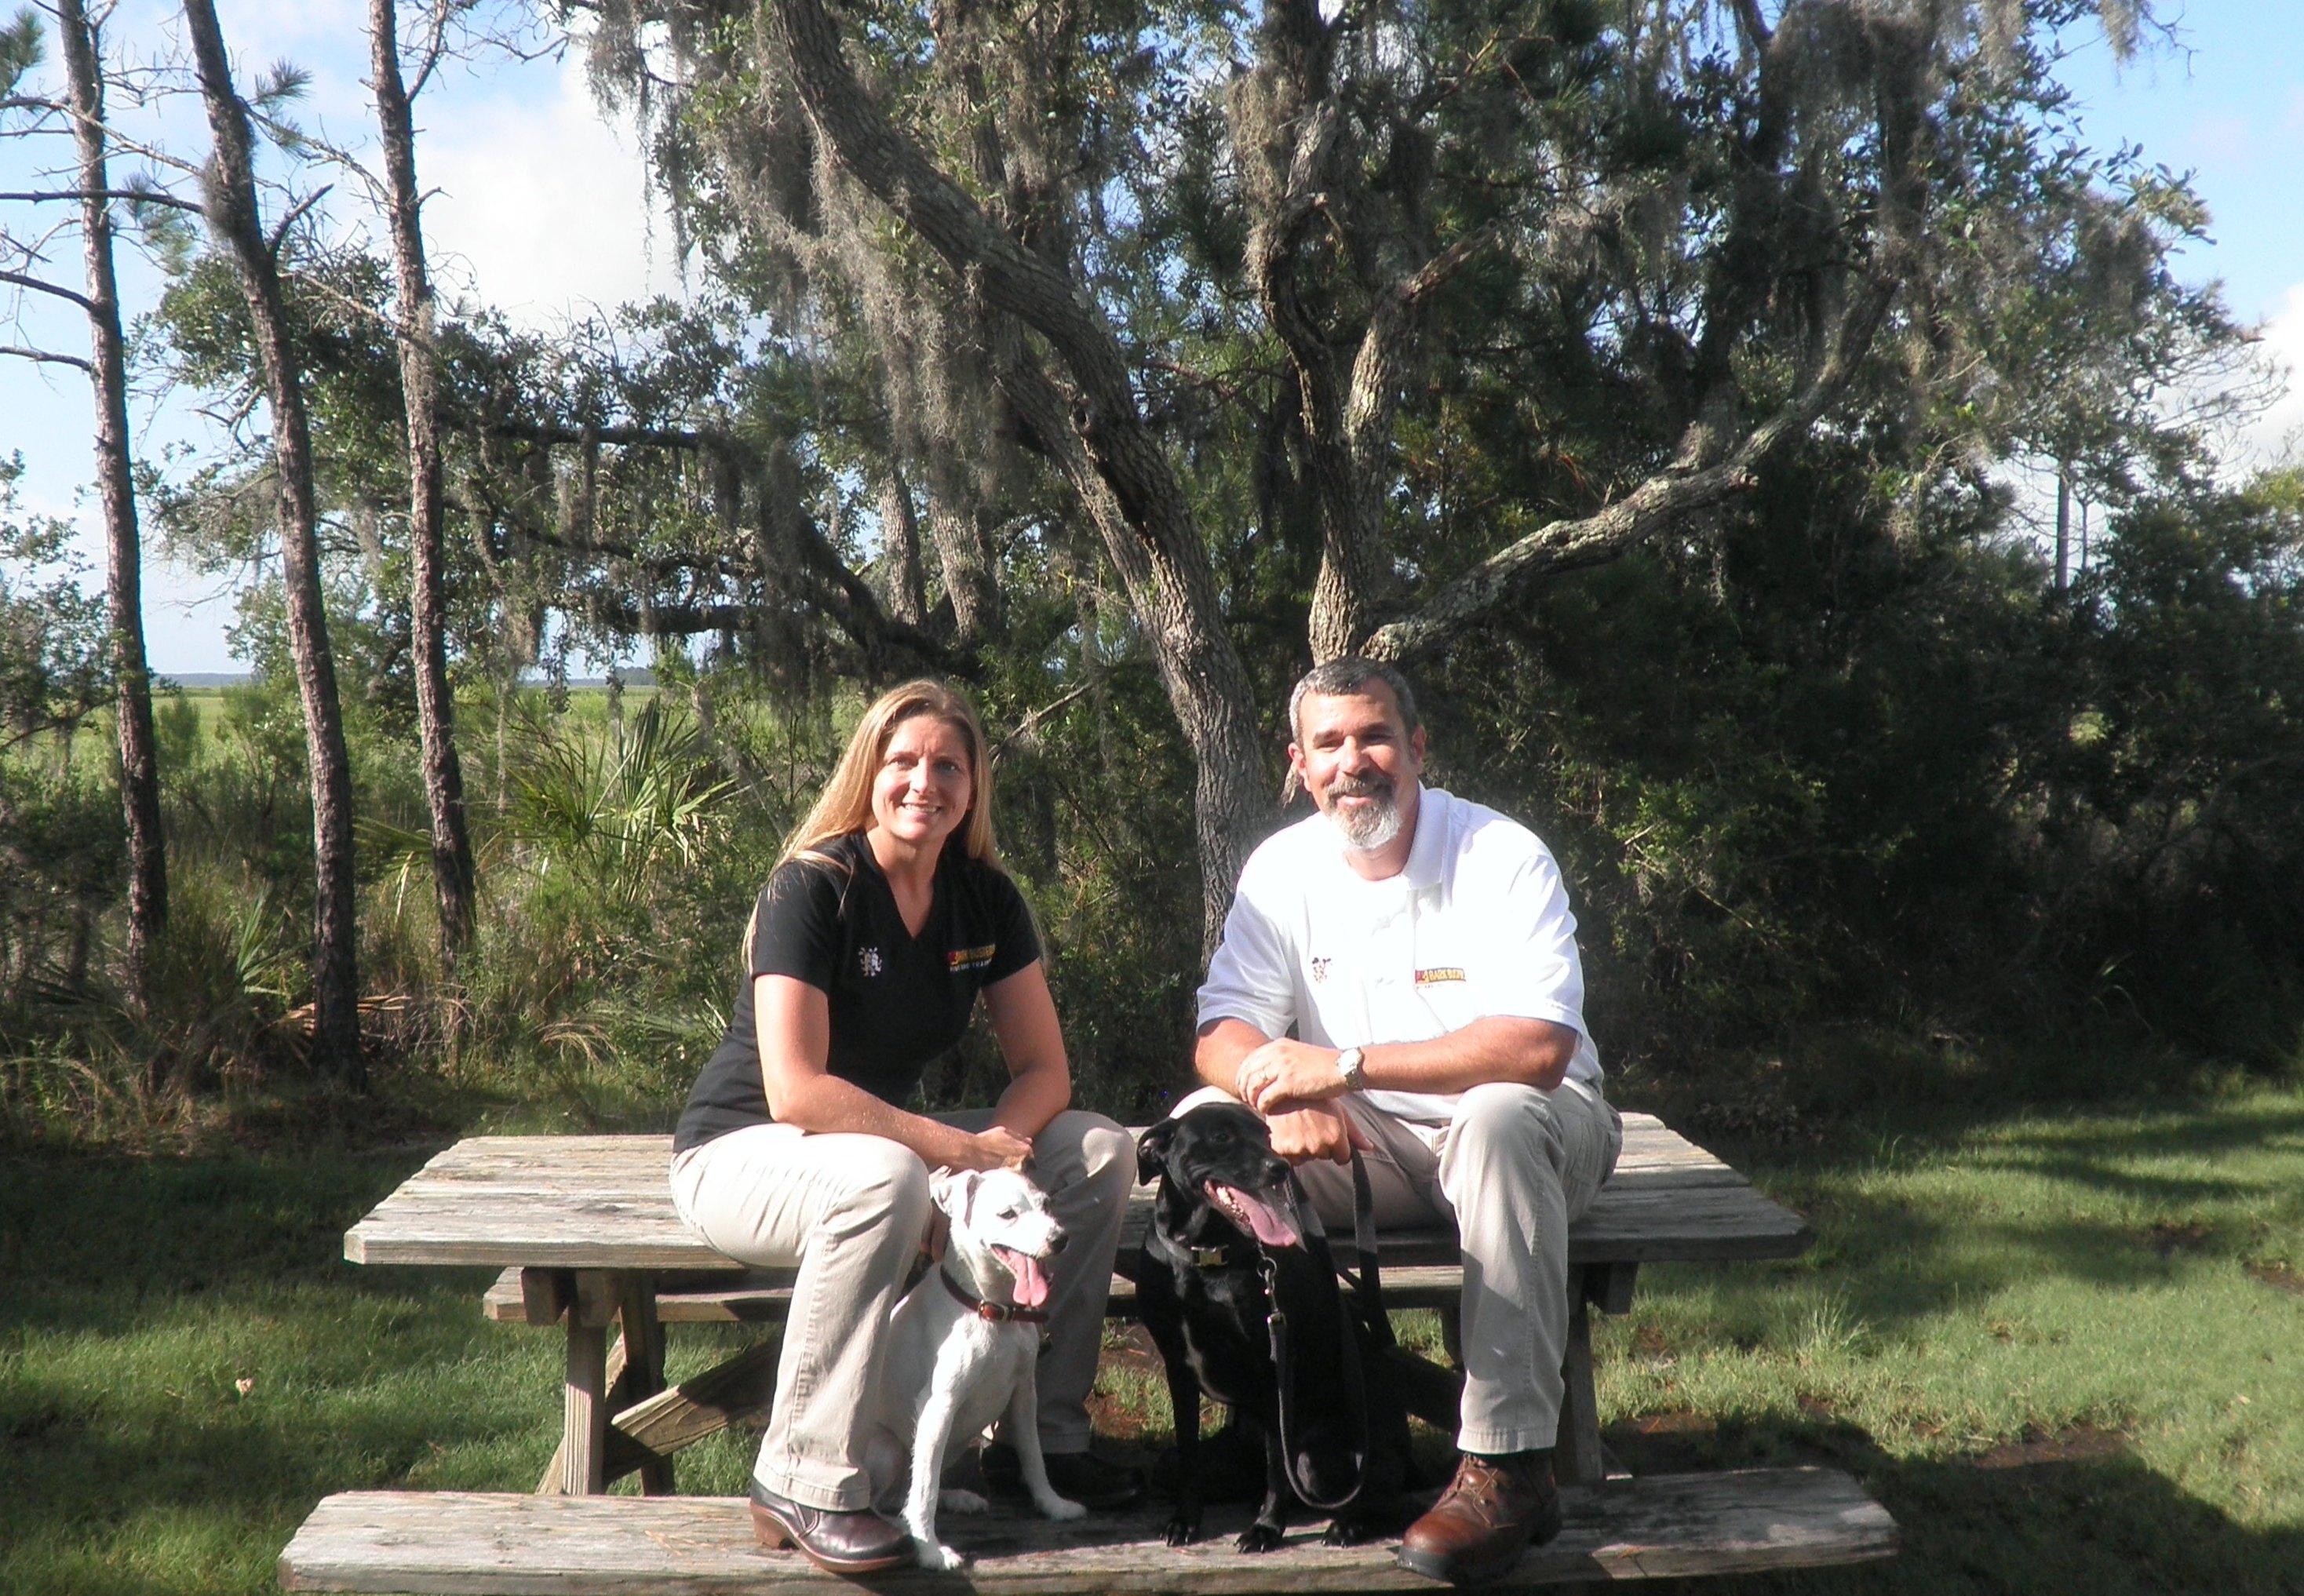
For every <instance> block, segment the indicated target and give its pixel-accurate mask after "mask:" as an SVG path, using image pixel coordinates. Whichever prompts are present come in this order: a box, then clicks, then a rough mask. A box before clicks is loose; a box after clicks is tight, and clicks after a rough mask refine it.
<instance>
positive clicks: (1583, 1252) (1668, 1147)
mask: <svg viewBox="0 0 2304 1596" xmlns="http://www.w3.org/2000/svg"><path fill="white" fill-rule="evenodd" d="M671 1158H672V1138H671V1137H670V1136H470V1137H467V1138H465V1139H464V1140H462V1141H461V1142H458V1143H457V1144H455V1145H454V1146H453V1147H450V1148H449V1149H447V1151H445V1152H444V1153H439V1154H438V1155H437V1156H436V1157H435V1158H433V1159H432V1161H430V1162H428V1163H427V1164H426V1165H425V1166H424V1167H423V1168H422V1169H421V1170H418V1171H417V1172H416V1173H415V1174H413V1175H411V1176H410V1177H409V1178H408V1179H407V1180H405V1181H403V1182H402V1184H401V1186H400V1187H399V1189H398V1190H396V1191H394V1193H393V1194H392V1195H390V1196H388V1197H386V1198H385V1200H384V1201H383V1202H382V1203H378V1204H377V1206H376V1207H375V1208H374V1209H373V1210H371V1211H370V1212H369V1213H368V1217H367V1218H365V1219H363V1220H360V1222H359V1223H358V1224H356V1225H354V1226H353V1227H352V1229H351V1230H349V1231H348V1232H346V1233H345V1236H344V1256H345V1257H346V1258H348V1259H350V1260H352V1262H355V1263H423V1264H438V1265H457V1264H487V1265H493V1266H495V1267H497V1268H503V1267H505V1266H507V1265H512V1266H518V1267H521V1268H530V1269H584V1270H593V1269H597V1270H656V1271H664V1270H677V1271H715V1270H724V1271H731V1272H737V1271H741V1270H742V1268H743V1266H742V1265H741V1264H740V1263H738V1262H736V1261H735V1260H734V1259H732V1258H730V1257H728V1256H726V1255H725V1254H721V1253H718V1252H716V1251H714V1250H713V1249H712V1248H711V1247H710V1246H707V1245H706V1244H705V1242H704V1241H703V1240H702V1239H701V1238H700V1237H698V1236H697V1235H696V1234H695V1233H694V1232H693V1231H691V1230H690V1229H688V1227H687V1226H686V1225H684V1224H682V1222H681V1220H680V1216H679V1215H678V1214H677V1213H675V1212H673V1206H672V1194H671V1189H670V1186H668V1184H667V1182H666V1179H665V1170H666V1169H667V1167H668V1166H669V1164H670V1162H671ZM1151 1194H1152V1188H1151V1187H1150V1186H1139V1187H1138V1188H1137V1189H1136V1192H1135V1194H1134V1196H1133V1197H1132V1198H1131V1203H1130V1210H1131V1212H1130V1219H1129V1229H1128V1230H1127V1232H1126V1234H1125V1235H1124V1236H1123V1238H1122V1255H1123V1256H1127V1255H1130V1254H1131V1253H1132V1251H1133V1248H1134V1247H1135V1246H1136V1245H1137V1243H1138V1241H1139V1239H1140V1237H1141V1236H1142V1226H1143V1224H1144V1221H1145V1219H1146V1216H1147V1215H1148V1213H1149V1212H1150V1206H1151ZM1809 1239H1810V1236H1809V1231H1808V1225H1807V1222H1806V1221H1805V1220H1802V1219H1801V1218H1800V1216H1799V1215H1798V1214H1796V1213H1793V1212H1791V1211H1790V1210H1788V1209H1786V1208H1783V1207H1782V1206H1780V1205H1779V1204H1777V1203H1774V1202H1772V1201H1771V1200H1769V1199H1768V1198H1767V1197H1766V1196H1764V1195H1761V1194H1760V1193H1759V1192H1758V1191H1755V1190H1754V1189H1753V1188H1752V1185H1751V1183H1750V1182H1749V1180H1747V1179H1745V1178H1744V1177H1743V1176H1741V1175H1740V1174H1738V1173H1737V1172H1736V1171H1735V1170H1732V1169H1731V1168H1729V1167H1728V1165H1726V1164H1724V1163H1723V1162H1721V1161H1720V1160H1719V1159H1717V1158H1715V1157H1714V1156H1713V1155H1712V1154H1711V1153H1707V1152H1706V1151H1705V1150H1704V1149H1703V1148H1701V1147H1698V1145H1696V1144H1694V1143H1693V1142H1690V1141H1689V1140H1688V1139H1687V1138H1686V1137H1684V1136H1681V1135H1680V1134H1679V1133H1678V1132H1676V1131H1674V1130H1672V1129H1670V1128H1669V1127H1666V1126H1665V1125H1664V1122H1663V1121H1662V1120H1660V1119H1656V1117H1655V1116H1654V1115H1653V1114H1631V1113H1628V1114H1626V1115H1625V1116H1624V1150H1623V1153H1622V1157H1620V1158H1619V1159H1618V1160H1617V1162H1616V1172H1615V1174H1614V1177H1613V1178H1611V1179H1610V1180H1609V1182H1608V1184H1607V1186H1605V1187H1604V1188H1602V1190H1601V1192H1600V1195H1599V1196H1598V1198H1597V1200H1596V1201H1595V1202H1594V1203H1593V1204H1592V1206H1591V1208H1590V1209H1589V1210H1588V1212H1586V1213H1585V1214H1584V1216H1583V1217H1582V1218H1581V1219H1580V1220H1577V1221H1576V1223H1575V1225H1574V1226H1573V1227H1571V1230H1570V1232H1569V1258H1570V1261H1571V1262H1579V1263H1600V1262H1631V1263H1646V1262H1697V1261H1715V1260H1729V1259H1742V1258H1783V1257H1790V1256H1792V1254H1797V1253H1799V1252H1800V1251H1802V1250H1803V1249H1805V1248H1806V1247H1807V1246H1808V1242H1809ZM1383 1256H1384V1259H1385V1262H1387V1263H1393V1262H1398V1263H1402V1264H1415V1263H1453V1262H1456V1240H1455V1237H1454V1235H1453V1233H1452V1232H1448V1231H1444V1230H1434V1231H1427V1232H1418V1233H1407V1232H1397V1231H1394V1232H1387V1233H1386V1234H1385V1240H1384V1252H1383Z"/></svg>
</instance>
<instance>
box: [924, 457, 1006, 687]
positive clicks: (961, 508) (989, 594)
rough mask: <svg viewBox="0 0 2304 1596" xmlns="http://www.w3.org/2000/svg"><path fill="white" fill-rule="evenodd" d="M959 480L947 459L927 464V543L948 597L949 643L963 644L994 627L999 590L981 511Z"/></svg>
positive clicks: (998, 623) (989, 632) (998, 617)
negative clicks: (950, 615) (951, 624)
mask: <svg viewBox="0 0 2304 1596" xmlns="http://www.w3.org/2000/svg"><path fill="white" fill-rule="evenodd" d="M959 478H960V472H959V471H958V470H956V469H953V466H952V465H951V463H950V462H948V461H947V462H941V463H940V462H936V461H930V462H929V465H928V541H929V542H930V543H932V544H934V545H936V565H937V568H938V569H939V570H942V571H943V573H944V593H945V595H946V596H947V597H949V598H950V599H951V600H952V622H953V641H955V642H957V643H959V644H960V645H961V646H963V647H965V646H967V645H969V644H970V643H976V642H980V641H982V640H983V639H984V638H987V637H989V636H991V635H992V634H993V633H995V631H997V630H998V629H999V626H1000V589H999V587H997V585H996V584H995V582H994V580H993V575H992V571H993V557H992V540H991V539H990V538H988V537H987V536H985V529H984V511H983V510H982V508H981V507H980V506H978V505H977V504H976V503H974V502H972V498H973V495H971V494H969V493H968V492H967V490H966V488H965V487H964V486H962V485H961V482H960V480H959Z"/></svg>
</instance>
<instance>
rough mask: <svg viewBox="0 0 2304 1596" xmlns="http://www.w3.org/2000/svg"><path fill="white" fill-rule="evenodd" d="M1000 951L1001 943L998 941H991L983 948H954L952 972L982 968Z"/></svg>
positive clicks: (957, 973)
mask: <svg viewBox="0 0 2304 1596" xmlns="http://www.w3.org/2000/svg"><path fill="white" fill-rule="evenodd" d="M998 951H1000V944H999V943H997V942H989V943H987V944H986V945H985V946H983V947H981V948H954V949H953V950H952V973H953V975H959V974H960V973H961V971H962V970H980V969H982V968H983V967H985V966H986V965H987V964H990V963H991V962H992V956H993V955H994V954H995V953H997V952H998Z"/></svg>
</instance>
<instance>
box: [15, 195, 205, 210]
mask: <svg viewBox="0 0 2304 1596" xmlns="http://www.w3.org/2000/svg"><path fill="white" fill-rule="evenodd" d="M0 199H18V200H22V201H24V202H26V203H28V204H31V205H40V204H45V203H47V201H49V200H55V199H70V200H73V201H79V200H84V199H127V200H132V201H135V202H138V203H140V204H145V205H165V206H166V207H169V208H170V209H172V210H180V211H190V212H191V213H192V214H193V215H196V216H197V215H202V214H203V213H202V211H201V209H200V207H199V206H198V205H197V204H195V203H194V202H193V201H191V200H190V199H179V198H176V197H175V196H174V194H167V193H163V192H162V191H161V190H157V189H31V190H21V191H19V192H15V193H8V194H0Z"/></svg>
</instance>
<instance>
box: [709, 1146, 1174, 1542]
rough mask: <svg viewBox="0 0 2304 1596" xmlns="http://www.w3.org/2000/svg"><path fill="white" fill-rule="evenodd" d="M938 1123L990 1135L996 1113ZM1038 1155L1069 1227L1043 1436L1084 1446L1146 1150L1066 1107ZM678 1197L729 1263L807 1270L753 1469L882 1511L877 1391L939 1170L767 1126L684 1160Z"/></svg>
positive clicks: (811, 1496) (907, 1154) (800, 1496)
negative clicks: (931, 1172)
mask: <svg viewBox="0 0 2304 1596" xmlns="http://www.w3.org/2000/svg"><path fill="white" fill-rule="evenodd" d="M936 1118H937V1119H942V1120H943V1121H944V1123H946V1124H948V1125H954V1126H958V1127H961V1128H962V1129H964V1130H982V1129H984V1128H986V1127H988V1126H989V1125H990V1124H991V1123H992V1110H989V1109H981V1110H973V1111H970V1112H967V1113H958V1114H939V1115H937V1116H936ZM1032 1152H1033V1161H1032V1176H1033V1178H1034V1179H1036V1180H1038V1182H1039V1183H1040V1186H1041V1187H1042V1189H1044V1190H1045V1191H1046V1192H1047V1194H1048V1198H1049V1203H1050V1206H1051V1207H1053V1208H1054V1209H1055V1214H1056V1218H1057V1219H1058V1220H1061V1221H1062V1222H1063V1227H1064V1229H1065V1230H1066V1232H1067V1233H1068V1234H1069V1237H1070V1241H1069V1243H1068V1245H1067V1246H1066V1247H1065V1250H1064V1255H1063V1261H1062V1262H1061V1263H1059V1265H1058V1266H1057V1267H1056V1268H1055V1270H1053V1271H1050V1272H1051V1274H1052V1275H1053V1277H1054V1279H1053V1281H1052V1287H1053V1289H1052V1290H1051V1292H1050V1296H1049V1303H1048V1336H1049V1340H1048V1345H1047V1347H1046V1350H1044V1351H1043V1352H1042V1353H1041V1355H1040V1369H1039V1394H1040V1444H1041V1445H1042V1447H1043V1448H1046V1450H1047V1451H1050V1452H1078V1451H1080V1450H1083V1449H1084V1448H1086V1447H1087V1446H1088V1406H1087V1404H1088V1389H1089V1387H1090V1386H1092V1385H1093V1384H1094V1383H1095V1381H1096V1363H1097V1352H1098V1350H1099V1349H1100V1348H1101V1347H1102V1344H1103V1337H1104V1309H1105V1303H1106V1302H1107V1301H1108V1300H1109V1298H1110V1296H1111V1290H1112V1260H1113V1254H1114V1252H1116V1251H1117V1250H1118V1248H1119V1245H1120V1226H1121V1221H1122V1220H1123V1219H1124V1218H1125V1217H1126V1216H1127V1212H1128V1192H1129V1187H1130V1186H1131V1184H1132V1183H1133V1182H1134V1180H1135V1178H1136V1150H1135V1147H1134V1144H1132V1143H1131V1142H1130V1140H1129V1138H1128V1133H1127V1132H1126V1131H1124V1130H1122V1128H1121V1127H1119V1126H1117V1125H1115V1124H1114V1123H1113V1122H1112V1121H1111V1120H1109V1119H1105V1118H1104V1117H1103V1116H1101V1115H1098V1114H1089V1113H1083V1112H1080V1111H1079V1110H1066V1111H1065V1112H1063V1113H1061V1114H1058V1115H1057V1116H1056V1117H1055V1119H1051V1120H1050V1121H1049V1122H1048V1124H1047V1127H1046V1129H1044V1130H1042V1131H1041V1132H1040V1134H1039V1135H1038V1136H1036V1137H1034V1138H1033V1142H1032ZM672 1200H673V1206H674V1207H675V1208H677V1209H678V1210H679V1211H680V1217H681V1218H682V1219H683V1220H686V1221H687V1222H688V1224H689V1226H690V1228H691V1229H694V1230H695V1231H696V1232H697V1233H698V1234H699V1235H700V1236H702V1237H704V1239H705V1240H706V1241H707V1242H709V1243H711V1244H712V1246H714V1247H716V1248H717V1249H718V1250H719V1251H721V1252H724V1253H725V1254H728V1255H729V1256H730V1257H732V1258H735V1259H738V1260H740V1261H741V1262H745V1263H749V1264H751V1265H754V1266H755V1267H759V1268H790V1267H792V1266H793V1265H798V1267H799V1271H800V1274H799V1278H798V1279H797V1280H795V1281H794V1283H793V1286H792V1313H791V1316H790V1318H789V1320H788V1321H787V1322H786V1325H785V1330H784V1353H783V1355H782V1358H781V1359H780V1361H779V1362H778V1363H777V1365H776V1394H775V1407H774V1408H773V1409H772V1410H771V1411H770V1413H769V1415H768V1433H767V1439H766V1440H763V1441H762V1442H761V1443H760V1456H759V1460H758V1462H757V1463H756V1464H755V1465H753V1473H754V1474H755V1476H756V1477H757V1478H758V1480H759V1482H760V1483H761V1484H763V1485H765V1486H767V1488H768V1489H769V1490H773V1491H775V1493H776V1494H777V1495H779V1496H783V1497H788V1498H790V1499H792V1500H793V1501H796V1502H800V1503H802V1504H804V1505H806V1506H808V1507H821V1508H824V1509H826V1510H827V1511H832V1512H845V1511H850V1510H853V1509H855V1508H859V1507H869V1506H870V1505H871V1497H872V1482H871V1479H870V1477H869V1476H868V1474H866V1472H865V1469H864V1462H863V1448H864V1437H865V1431H866V1429H867V1422H866V1414H868V1409H869V1405H868V1403H867V1402H866V1400H865V1397H866V1393H867V1392H868V1390H869V1389H870V1387H871V1382H872V1381H874V1380H876V1379H877V1378H878V1377H879V1372H880V1352H881V1347H882V1345H883V1342H884V1340H885V1330H886V1328H887V1322H888V1314H889V1312H890V1311H891V1310H892V1309H893V1308H894V1306H895V1305H896V1300H897V1298H898V1297H899V1296H902V1291H903V1287H904V1281H905V1278H906V1276H907V1275H908V1274H909V1273H910V1272H911V1266H912V1262H913V1260H914V1259H915V1258H916V1257H917V1256H918V1254H919V1247H920V1240H921V1237H923V1236H925V1235H926V1234H927V1230H928V1210H929V1203H928V1169H927V1167H926V1166H925V1165H923V1164H922V1163H921V1162H920V1161H919V1157H918V1155H916V1154H915V1153H911V1151H910V1150H909V1149H907V1148H904V1147H902V1146H899V1145H898V1144H895V1143H894V1142H891V1141H889V1140H887V1139H886V1138H885V1137H882V1136H856V1135H847V1134H841V1133H831V1134H826V1135H821V1136H817V1135H811V1134H809V1132H807V1131H803V1130H801V1129H800V1128H799V1127H796V1126H790V1125H754V1126H748V1127H745V1128H744V1129H742V1130H734V1131H730V1132H729V1133H727V1134H726V1135H725V1136H716V1137H714V1138H713V1139H712V1140H711V1141H709V1142H707V1143H705V1144H703V1145H702V1146H700V1147H691V1148H690V1149H689V1150H688V1151H687V1152H685V1153H681V1154H680V1155H679V1156H678V1157H676V1158H674V1159H673V1161H672Z"/></svg>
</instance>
